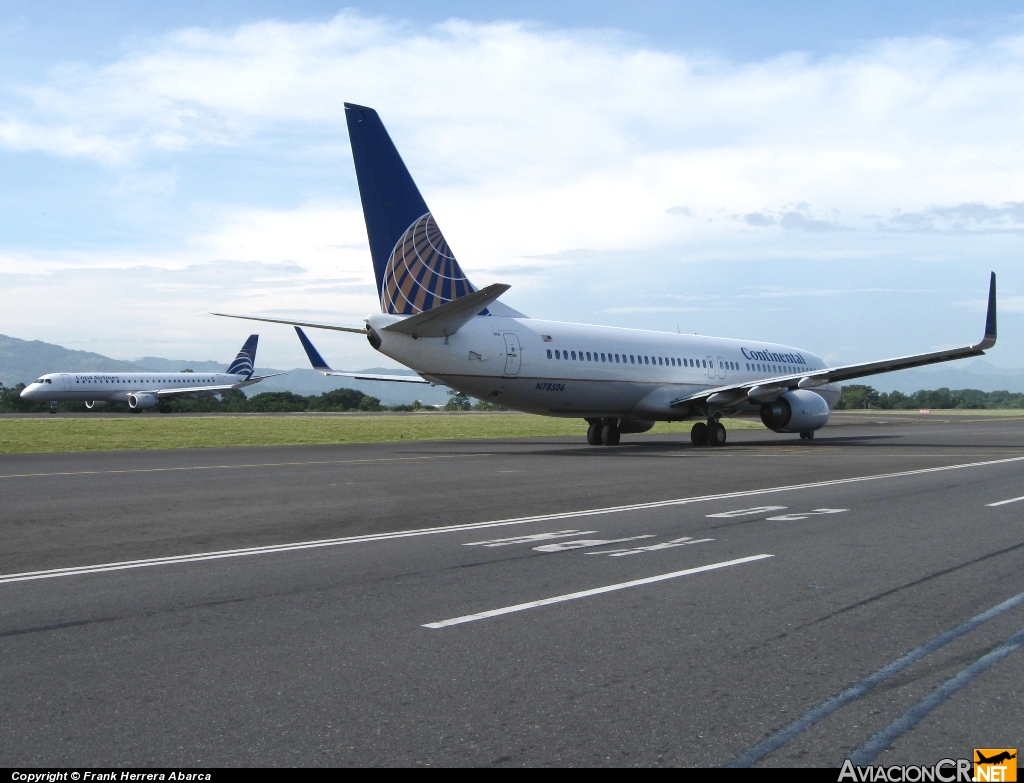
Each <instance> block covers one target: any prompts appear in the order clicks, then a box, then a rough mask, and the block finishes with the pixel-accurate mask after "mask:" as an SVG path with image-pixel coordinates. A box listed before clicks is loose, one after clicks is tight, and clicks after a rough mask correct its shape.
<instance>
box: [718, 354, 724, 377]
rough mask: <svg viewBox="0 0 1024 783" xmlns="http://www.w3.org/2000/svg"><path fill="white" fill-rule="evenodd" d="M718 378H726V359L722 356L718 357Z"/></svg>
mask: <svg viewBox="0 0 1024 783" xmlns="http://www.w3.org/2000/svg"><path fill="white" fill-rule="evenodd" d="M718 377H719V378H724V377H725V359H723V358H722V357H721V356H719V357H718Z"/></svg>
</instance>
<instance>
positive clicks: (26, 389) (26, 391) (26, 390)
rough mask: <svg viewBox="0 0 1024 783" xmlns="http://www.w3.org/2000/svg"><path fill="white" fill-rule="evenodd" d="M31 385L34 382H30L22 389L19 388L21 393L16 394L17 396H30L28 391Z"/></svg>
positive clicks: (30, 389)
mask: <svg viewBox="0 0 1024 783" xmlns="http://www.w3.org/2000/svg"><path fill="white" fill-rule="evenodd" d="M33 386H35V384H34V383H30V384H29V385H28V386H26V387H25V388H24V389H22V390H21V394H19V395H18V396H19V397H26V398H27V397H31V396H32V395H31V394H30V392H31V391H32V387H33Z"/></svg>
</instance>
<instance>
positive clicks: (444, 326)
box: [384, 283, 512, 338]
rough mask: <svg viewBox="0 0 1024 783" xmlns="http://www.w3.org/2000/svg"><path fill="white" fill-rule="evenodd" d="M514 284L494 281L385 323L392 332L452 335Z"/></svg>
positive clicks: (386, 328)
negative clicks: (413, 313)
mask: <svg viewBox="0 0 1024 783" xmlns="http://www.w3.org/2000/svg"><path fill="white" fill-rule="evenodd" d="M511 287H512V286H509V285H505V284H504V283H494V284H493V285H489V286H487V287H486V288H481V289H480V290H479V291H474V292H473V293H471V294H466V295H465V296H461V297H459V298H458V299H454V300H452V301H451V302H445V303H444V304H442V305H438V306H437V307H434V308H432V309H430V310H427V311H426V312H423V313H418V314H417V315H412V316H409V317H408V318H406V319H404V320H402V321H398V322H397V323H393V324H391V325H389V326H385V327H384V329H385V330H386V331H389V332H398V333H399V334H407V335H409V336H410V337H414V338H418V337H449V336H451V335H453V334H455V333H456V332H457V331H459V329H461V328H462V327H463V326H465V325H466V324H467V323H469V321H470V320H471V319H473V318H474V317H475V316H477V315H479V313H480V311H481V310H483V309H484V308H485V307H487V305H489V304H490V303H491V302H493V301H494V300H495V299H497V298H498V297H499V296H501V295H502V294H503V293H505V292H506V291H507V290H508V289H509V288H511Z"/></svg>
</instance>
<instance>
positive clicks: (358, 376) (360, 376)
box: [320, 370, 430, 384]
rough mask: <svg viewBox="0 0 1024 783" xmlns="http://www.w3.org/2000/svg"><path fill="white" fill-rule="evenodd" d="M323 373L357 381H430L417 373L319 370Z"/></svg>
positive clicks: (427, 382)
mask: <svg viewBox="0 0 1024 783" xmlns="http://www.w3.org/2000/svg"><path fill="white" fill-rule="evenodd" d="M320 372H321V373H323V374H324V375H328V376H330V375H337V376H341V377H343V378H354V379H355V380H357V381H391V382H392V383H426V384H430V381H427V380H424V379H423V378H420V377H419V376H418V375H370V374H367V373H364V372H338V371H336V370H328V371H324V370H320Z"/></svg>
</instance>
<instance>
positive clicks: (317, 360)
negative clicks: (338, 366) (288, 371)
mask: <svg viewBox="0 0 1024 783" xmlns="http://www.w3.org/2000/svg"><path fill="white" fill-rule="evenodd" d="M295 333H296V334H297V335H298V336H299V342H300V343H302V347H303V349H304V350H305V351H306V356H308V357H309V363H310V364H312V365H313V369H314V370H319V371H320V372H331V368H330V366H329V365H328V364H327V362H325V361H324V357H322V356H321V355H320V351H318V350H317V349H316V346H315V345H313V343H312V342H310V339H309V338H308V337H306V333H305V332H304V331H302V329H301V328H299V327H298V326H296V327H295Z"/></svg>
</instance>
